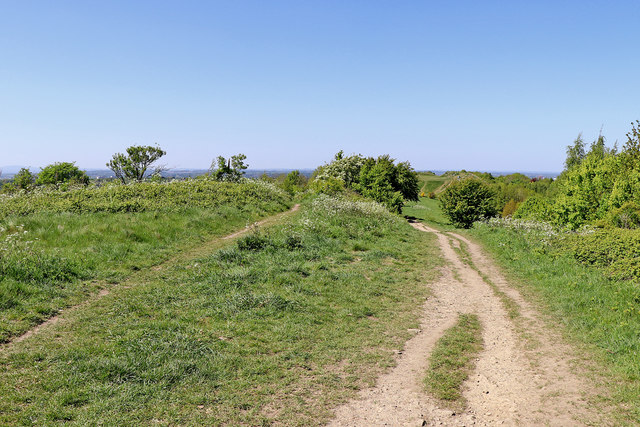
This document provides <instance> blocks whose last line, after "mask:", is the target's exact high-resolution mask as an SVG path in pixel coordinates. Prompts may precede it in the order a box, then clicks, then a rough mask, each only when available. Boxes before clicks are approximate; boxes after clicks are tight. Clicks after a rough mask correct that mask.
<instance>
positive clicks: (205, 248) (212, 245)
mask: <svg viewBox="0 0 640 427" xmlns="http://www.w3.org/2000/svg"><path fill="white" fill-rule="evenodd" d="M298 209H300V205H299V204H296V205H294V206H293V207H292V208H291V209H289V210H288V211H285V212H280V213H278V214H275V215H272V216H270V217H267V218H264V219H262V220H260V221H258V222H255V223H253V224H251V225H248V226H246V227H245V228H243V229H241V230H238V231H235V232H233V233H231V234H228V235H226V236H223V237H215V238H213V239H211V240H209V241H207V242H204V243H202V244H200V245H198V246H196V247H194V248H192V249H190V250H187V251H184V252H182V253H179V254H177V255H175V256H174V257H172V258H170V259H168V260H166V261H164V262H162V263H161V264H158V265H156V266H154V267H151V270H152V271H153V272H158V271H161V270H163V269H165V268H167V267H170V266H173V265H176V264H178V263H180V262H185V261H186V260H190V259H194V258H198V257H201V256H204V255H206V254H209V253H211V252H212V251H214V250H215V249H218V248H219V247H221V246H223V245H224V244H226V243H225V242H227V241H228V240H231V239H235V238H236V237H240V236H241V235H243V234H246V233H248V232H249V231H251V230H252V229H253V228H255V227H260V226H267V225H271V224H274V223H276V222H277V221H279V220H280V219H281V218H282V217H283V216H285V215H288V214H290V213H293V212H295V211H297V210H298ZM148 273H149V272H148V271H142V272H140V273H137V274H134V275H132V276H131V277H129V278H128V279H127V280H126V281H124V282H122V283H120V284H119V285H117V286H122V287H126V286H131V285H132V284H134V283H135V282H140V281H141V280H143V279H145V275H146V274H148ZM104 286H108V285H107V284H104ZM109 293H110V288H104V289H101V290H100V291H99V292H98V293H96V294H94V295H92V296H91V297H90V298H89V299H87V300H86V301H84V302H82V303H80V304H78V305H74V306H71V307H67V308H65V309H64V310H60V311H59V312H58V314H56V315H55V316H52V317H50V318H48V319H47V320H45V321H44V322H42V323H40V324H38V325H36V326H34V327H33V328H31V329H29V330H28V331H26V332H25V333H23V334H22V335H18V336H16V337H13V338H12V339H11V340H9V341H7V342H5V343H2V344H0V351H2V350H3V349H5V348H7V347H8V346H9V345H11V344H12V343H18V342H20V341H24V340H25V339H27V338H29V337H31V336H32V335H35V334H37V333H38V332H39V331H40V330H42V329H43V328H47V327H50V326H52V325H54V324H56V323H58V321H59V320H60V318H61V317H62V316H63V314H64V313H66V312H69V311H72V310H78V309H80V308H81V307H83V306H85V305H87V304H89V303H91V302H94V301H96V300H98V299H100V298H102V297H105V296H107V295H109Z"/></svg>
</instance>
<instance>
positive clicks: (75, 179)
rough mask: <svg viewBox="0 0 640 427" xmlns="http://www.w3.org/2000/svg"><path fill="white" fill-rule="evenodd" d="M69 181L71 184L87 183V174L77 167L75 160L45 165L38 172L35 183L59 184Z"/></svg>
mask: <svg viewBox="0 0 640 427" xmlns="http://www.w3.org/2000/svg"><path fill="white" fill-rule="evenodd" d="M63 182H69V183H72V184H83V185H86V184H88V183H89V176H88V175H87V174H86V173H85V172H84V171H82V170H80V169H78V167H77V166H76V165H75V162H71V163H70V162H61V163H54V164H52V165H48V166H45V167H44V169H42V170H41V171H40V173H39V174H38V178H37V179H36V184H37V185H46V184H59V183H63Z"/></svg>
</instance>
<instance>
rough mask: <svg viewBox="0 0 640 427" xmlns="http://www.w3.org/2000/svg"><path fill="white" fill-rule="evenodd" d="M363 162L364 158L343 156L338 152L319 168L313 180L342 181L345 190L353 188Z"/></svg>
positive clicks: (354, 155) (353, 155)
mask: <svg viewBox="0 0 640 427" xmlns="http://www.w3.org/2000/svg"><path fill="white" fill-rule="evenodd" d="M364 162H365V158H364V157H362V155H360V154H352V155H351V156H345V155H344V152H343V151H339V152H338V153H337V154H336V155H335V157H334V158H333V161H331V163H328V164H326V165H323V166H320V167H319V168H318V169H317V170H316V171H315V173H314V176H313V178H314V179H315V180H320V181H322V180H325V179H330V178H332V179H337V180H340V181H342V183H343V184H344V187H345V188H353V186H354V185H355V184H356V183H358V182H359V181H360V168H362V165H363V164H364Z"/></svg>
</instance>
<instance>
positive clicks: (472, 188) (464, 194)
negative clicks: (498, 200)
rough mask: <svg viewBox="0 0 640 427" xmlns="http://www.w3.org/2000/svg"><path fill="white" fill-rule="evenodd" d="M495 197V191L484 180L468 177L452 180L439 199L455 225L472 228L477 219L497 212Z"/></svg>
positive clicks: (445, 212)
mask: <svg viewBox="0 0 640 427" xmlns="http://www.w3.org/2000/svg"><path fill="white" fill-rule="evenodd" d="M494 197H495V194H494V192H493V191H492V190H491V188H489V186H487V185H486V184H484V183H483V182H482V181H480V180H479V179H474V178H466V179H461V180H455V181H452V182H451V184H449V186H448V187H447V188H446V190H444V191H443V192H442V194H440V197H439V200H440V206H441V207H442V210H443V212H444V214H445V215H446V216H447V217H448V218H449V219H450V220H451V222H452V223H453V225H455V226H456V227H462V228H470V227H471V226H472V225H473V223H474V222H475V221H478V220H481V219H484V218H489V217H491V216H494V215H495V214H496V208H495V201H494Z"/></svg>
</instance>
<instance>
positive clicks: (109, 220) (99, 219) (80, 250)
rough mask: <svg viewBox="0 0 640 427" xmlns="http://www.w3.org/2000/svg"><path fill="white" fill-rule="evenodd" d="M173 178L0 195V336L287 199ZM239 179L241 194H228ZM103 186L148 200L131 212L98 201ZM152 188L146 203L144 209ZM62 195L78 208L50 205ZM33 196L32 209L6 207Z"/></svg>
mask: <svg viewBox="0 0 640 427" xmlns="http://www.w3.org/2000/svg"><path fill="white" fill-rule="evenodd" d="M178 184H179V185H175V184H167V188H168V189H169V190H171V191H170V192H169V193H168V194H167V193H165V191H168V190H167V188H165V187H163V186H162V185H157V184H147V183H144V184H139V185H140V186H141V187H140V188H138V187H137V186H136V185H134V186H126V187H125V186H116V187H114V188H115V190H113V189H110V188H107V189H105V188H97V189H93V190H92V189H84V188H83V189H80V190H72V191H68V192H59V193H56V192H41V193H37V194H27V195H22V196H14V197H11V198H10V199H8V200H9V201H8V202H7V205H3V212H5V211H6V212H9V211H10V212H12V213H7V214H5V215H4V216H2V215H0V342H3V341H7V340H8V339H10V338H11V337H13V336H17V335H20V334H22V333H24V332H25V331H26V330H28V329H29V328H31V327H33V326H34V325H36V324H38V323H41V322H42V321H43V320H45V319H47V318H49V317H51V316H52V315H54V314H56V313H57V312H58V311H59V310H60V309H62V308H64V307H68V306H70V305H75V304H78V303H80V302H82V301H85V300H86V299H87V298H88V296H89V295H91V294H93V293H95V292H96V291H97V290H98V289H100V288H104V287H108V286H110V285H112V284H115V283H119V282H122V281H123V280H125V279H126V278H128V277H131V276H132V275H134V274H136V272H138V271H141V270H145V269H148V268H149V267H151V266H154V265H157V264H159V263H161V262H163V261H165V260H167V259H169V258H170V257H172V256H174V255H175V254H176V253H178V252H179V251H181V250H184V249H185V248H188V247H193V246H195V245H199V244H202V243H203V242H205V241H207V240H209V239H212V238H214V237H216V236H222V235H225V234H227V233H230V232H232V231H233V230H236V229H238V228H241V227H243V226H245V225H247V224H250V223H252V222H254V221H256V220H258V219H260V218H263V217H265V216H267V215H270V214H272V213H274V212H279V211H283V210H285V209H287V208H288V207H289V205H290V200H289V199H288V197H286V196H284V195H282V194H280V193H279V192H277V191H276V190H274V189H269V188H263V187H259V188H258V189H260V190H261V192H258V191H257V190H256V189H255V188H254V186H255V185H254V184H252V183H249V184H225V185H224V186H222V187H220V188H218V187H217V185H218V183H204V184H203V183H200V182H194V186H193V187H190V186H189V185H188V183H178ZM203 185H204V187H203ZM234 185H235V187H234ZM203 188H204V189H208V190H209V192H208V193H206V196H202V197H203V198H204V199H205V202H202V201H201V202H200V204H201V205H202V206H200V207H192V208H186V207H184V206H181V204H182V202H183V201H184V200H186V199H187V198H189V197H197V196H196V195H194V194H200V192H199V191H196V190H199V189H200V190H202V189H203ZM243 189H245V190H247V193H248V194H243V195H242V196H237V194H238V193H240V192H242V190H243ZM107 190H109V191H113V192H115V194H120V193H118V192H128V193H127V195H129V196H132V197H133V198H134V200H135V198H136V197H137V198H140V199H144V200H145V203H146V204H147V205H148V206H146V207H145V208H144V209H142V210H141V211H138V212H120V211H117V212H108V211H101V210H100V209H101V207H102V206H103V201H104V200H106V199H107V198H108V197H107V196H105V194H106V195H112V194H111V193H109V192H108V191H107ZM216 191H217V192H216ZM76 192H77V194H76ZM156 192H160V194H156ZM252 192H253V193H252ZM134 193H135V194H137V196H135V197H134ZM96 194H98V195H100V197H98V196H97V195H96ZM180 195H181V196H180ZM236 196H237V197H236ZM154 197H156V199H157V201H158V206H156V209H155V210H153V209H151V207H152V204H151V202H153V200H154ZM172 197H175V198H172ZM68 199H73V200H75V202H74V203H75V206H76V208H78V207H79V206H82V209H80V211H79V212H77V211H73V212H69V211H64V210H62V211H60V209H62V207H64V206H66V205H64V204H61V202H60V200H65V201H66V200H68ZM115 199H117V197H116V198H115ZM115 199H114V200H115ZM31 201H35V202H34V205H31V204H30V202H31ZM122 202H123V203H124V201H122ZM65 203H66V202H65ZM114 203H115V201H114ZM139 205H140V206H143V205H142V204H139ZM196 205H198V204H197V203H196ZM34 206H39V207H40V209H41V211H37V212H33V211H30V213H28V215H24V216H23V215H20V214H18V213H16V212H21V209H22V208H23V207H24V209H27V208H28V209H30V210H32V209H33V208H34ZM11 207H13V208H14V209H13V210H11V209H10V208H11ZM78 209H79V208H78Z"/></svg>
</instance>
